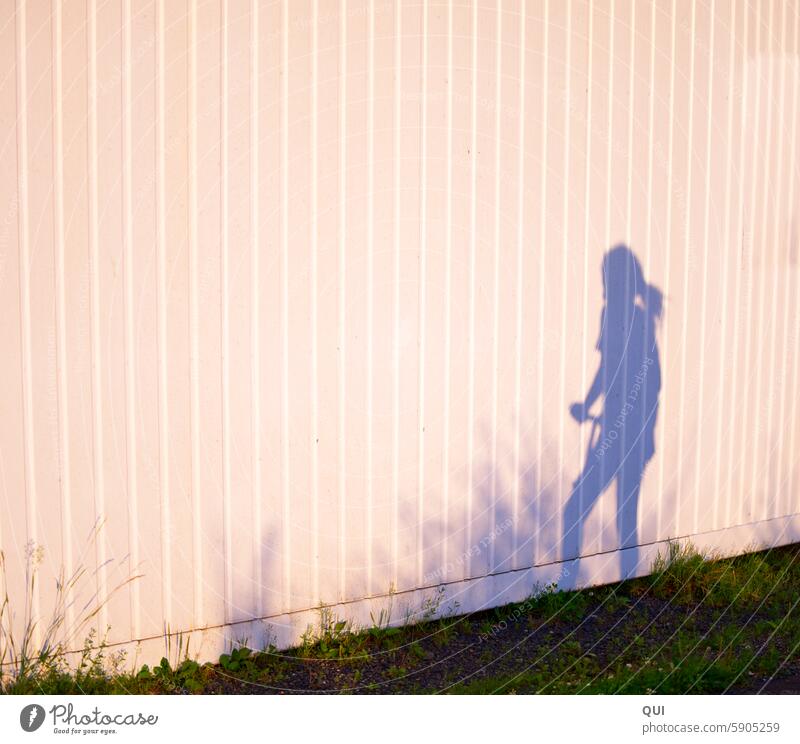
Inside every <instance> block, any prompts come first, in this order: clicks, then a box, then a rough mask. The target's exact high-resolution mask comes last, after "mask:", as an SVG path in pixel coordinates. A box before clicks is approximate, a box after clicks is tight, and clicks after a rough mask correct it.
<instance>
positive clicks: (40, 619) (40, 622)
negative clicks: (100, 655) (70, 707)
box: [0, 520, 141, 691]
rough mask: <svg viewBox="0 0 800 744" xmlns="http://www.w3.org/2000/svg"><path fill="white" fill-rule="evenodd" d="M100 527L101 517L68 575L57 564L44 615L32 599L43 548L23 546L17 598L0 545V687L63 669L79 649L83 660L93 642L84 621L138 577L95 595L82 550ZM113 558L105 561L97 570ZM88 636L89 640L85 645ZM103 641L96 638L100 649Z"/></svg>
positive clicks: (91, 542) (92, 541)
mask: <svg viewBox="0 0 800 744" xmlns="http://www.w3.org/2000/svg"><path fill="white" fill-rule="evenodd" d="M101 529H102V522H100V521H99V520H98V522H96V523H95V525H94V527H93V528H92V530H91V532H90V533H89V537H88V539H87V543H86V547H85V549H84V551H83V552H82V554H81V557H80V558H79V560H78V567H77V568H76V569H74V570H73V571H72V572H71V573H70V574H69V575H67V572H66V570H65V568H64V566H63V565H62V566H61V568H60V569H59V572H58V575H57V576H56V578H55V591H54V593H53V600H52V609H51V610H50V612H49V614H47V613H46V612H42V613H37V611H36V607H37V603H36V602H34V598H35V597H36V595H37V587H38V583H39V569H40V567H41V565H42V562H43V560H44V548H43V547H42V546H40V545H36V544H34V543H29V544H28V546H27V548H26V554H25V584H24V589H23V591H24V596H21V597H11V596H9V589H8V587H9V584H8V580H7V569H6V556H5V553H4V552H3V551H2V550H0V586H2V602H1V603H0V691H4V690H6V689H9V688H11V687H12V686H14V685H15V684H17V683H19V682H20V681H21V680H23V679H28V680H36V679H39V678H41V677H43V676H45V675H47V674H48V673H50V672H57V671H60V670H63V669H64V668H65V667H66V666H67V660H66V657H67V654H68V653H70V652H74V651H80V653H81V654H82V656H83V658H84V659H85V657H86V654H87V653H90V652H91V649H92V648H93V647H94V646H95V644H94V642H93V639H94V638H95V633H94V629H90V627H89V626H91V625H92V624H93V622H94V621H95V620H96V618H97V616H98V615H99V613H100V611H101V610H102V609H103V607H105V606H106V605H107V604H108V602H109V601H110V600H111V599H112V597H113V596H114V595H115V594H116V593H117V592H119V591H120V590H122V589H123V588H124V587H126V586H127V585H128V584H130V583H131V582H133V581H135V580H136V579H138V578H140V577H141V574H132V575H130V576H128V577H127V578H126V579H124V580H122V581H121V582H120V583H119V584H117V585H116V586H114V587H113V588H112V589H111V590H110V591H107V592H106V593H105V594H104V596H101V595H100V591H99V589H98V588H97V582H96V581H94V579H93V573H94V572H93V573H91V574H90V573H89V571H88V570H87V568H86V566H85V562H86V556H87V554H88V555H93V554H94V550H93V548H94V545H95V544H96V541H97V539H98V536H99V534H100V531H101ZM90 551H91V552H90ZM112 562H113V561H112V560H109V561H107V562H106V563H105V564H103V566H100V567H99V569H102V568H104V567H105V566H108V565H109V564H111V563H112ZM99 569H98V570H99ZM87 595H88V597H89V598H88V600H86V601H84V602H83V603H82V604H79V602H80V597H81V596H87ZM17 607H21V608H23V609H22V617H21V618H18V617H17V616H16V612H15V608H17ZM68 618H69V619H70V620H71V621H68ZM87 637H88V638H89V639H92V640H91V642H90V643H89V645H88V646H87V642H86V639H87ZM81 640H83V641H84V643H83V648H82V650H81V649H78V648H77V645H78V644H79V643H80V641H81ZM104 640H105V639H104V638H103V639H101V640H100V648H102V645H103V643H104Z"/></svg>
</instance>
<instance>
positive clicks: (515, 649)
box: [3, 545, 800, 694]
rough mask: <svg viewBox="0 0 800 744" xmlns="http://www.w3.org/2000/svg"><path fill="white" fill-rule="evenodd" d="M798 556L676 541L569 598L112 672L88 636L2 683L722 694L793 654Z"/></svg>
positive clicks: (341, 626)
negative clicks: (629, 571) (739, 552)
mask: <svg viewBox="0 0 800 744" xmlns="http://www.w3.org/2000/svg"><path fill="white" fill-rule="evenodd" d="M798 558H800V546H790V547H788V548H783V549H778V550H772V551H766V552H761V553H752V554H748V555H743V556H740V557H737V558H732V559H725V560H719V559H715V557H714V556H702V555H699V554H698V553H697V552H696V551H695V550H694V549H692V548H691V547H685V546H684V547H679V546H677V545H671V546H670V547H669V550H668V551H667V553H666V554H665V555H663V556H659V558H658V559H657V560H656V561H655V563H654V565H653V567H652V568H653V572H652V575H650V576H648V577H646V578H641V579H635V580H632V581H626V582H622V583H619V584H615V585H611V586H604V587H594V588H592V589H586V590H582V591H573V592H559V591H556V589H555V587H554V586H547V587H544V588H542V589H541V590H539V591H537V592H535V593H534V595H533V596H531V597H530V598H529V599H528V600H526V601H524V602H520V603H517V604H513V605H508V606H505V607H500V608H497V609H494V610H491V611H488V612H483V613H478V614H475V615H472V616H455V615H453V614H452V613H453V612H455V611H456V610H457V608H450V611H451V614H449V615H448V616H446V617H440V618H439V619H433V618H434V617H435V616H436V614H437V613H438V611H439V601H440V600H441V594H440V593H438V594H437V595H436V596H434V597H433V598H432V599H431V600H429V601H428V602H427V603H426V605H425V607H423V608H422V610H421V613H420V616H421V617H422V618H423V619H422V620H421V621H420V622H417V623H412V624H410V625H408V626H406V627H403V628H396V627H389V626H388V624H387V623H386V618H385V617H383V616H381V617H379V618H373V625H372V627H369V628H366V629H357V628H353V627H352V626H351V625H350V624H349V623H347V622H345V621H343V620H340V619H337V618H336V617H335V616H334V615H333V614H332V613H331V611H330V610H329V609H328V608H323V609H322V610H321V611H320V622H319V625H318V627H316V628H313V629H312V628H310V629H309V631H308V632H307V633H306V634H305V636H304V637H303V640H302V643H301V644H300V645H299V646H298V647H297V648H294V649H290V650H288V651H282V652H279V651H278V650H277V649H275V648H273V647H270V648H268V649H266V650H261V651H257V650H252V649H248V648H247V647H246V644H242V645H241V646H240V647H238V648H236V649H233V650H231V651H230V652H229V653H227V654H224V655H223V656H221V657H220V659H219V661H218V662H217V663H216V664H210V663H208V664H199V663H197V662H196V661H194V660H192V659H190V658H188V652H187V657H186V658H183V660H181V661H180V662H179V663H178V662H174V663H172V664H171V663H170V662H169V661H168V660H167V659H166V658H165V659H163V660H162V661H161V663H160V664H159V665H157V666H155V667H153V668H150V667H147V666H145V667H142V668H141V669H139V670H138V671H137V672H136V673H127V672H122V671H120V668H121V666H120V661H121V660H119V659H116V662H117V665H116V668H112V669H111V670H109V664H108V662H109V657H108V656H107V655H106V653H105V651H104V649H103V648H102V645H100V646H99V648H98V647H97V646H96V645H95V644H93V643H92V642H91V639H90V642H89V643H87V646H86V649H85V651H84V654H83V658H82V661H81V663H80V665H79V667H78V669H77V670H74V669H73V670H68V669H67V667H66V665H65V664H63V663H60V662H59V661H58V660H50V661H49V662H48V663H46V664H39V665H38V666H36V665H34V666H28V667H27V668H26V669H25V670H24V673H22V674H17V675H16V676H15V677H13V678H12V679H7V680H6V682H5V685H4V689H3V691H4V692H7V693H19V694H31V693H37V692H42V693H60V694H67V693H97V694H124V693H137V694H148V693H174V692H189V693H201V692H206V693H208V692H253V691H270V690H275V689H276V688H278V689H287V690H306V689H314V690H324V691H329V692H348V691H365V692H369V691H375V692H393V691H398V692H418V693H430V692H447V693H470V694H493V693H499V694H505V693H530V692H537V693H562V694H563V693H566V694H576V693H577V694H592V693H595V694H597V693H605V694H609V693H623V694H628V693H651V692H657V693H665V694H679V693H719V692H723V691H726V690H728V689H737V688H738V687H742V686H743V685H746V684H747V683H748V682H749V681H751V680H754V679H760V678H765V677H768V676H770V675H771V674H773V673H774V672H776V671H777V670H778V669H779V668H780V667H781V666H782V665H785V664H789V665H792V664H794V665H797V663H798V662H800V656H799V655H798V647H797V646H798V643H800V612H798V609H797V603H798V596H800V593H799V592H798V588H800V560H798ZM439 614H441V613H439ZM446 614H447V613H446Z"/></svg>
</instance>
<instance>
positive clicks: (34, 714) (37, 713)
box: [19, 703, 44, 731]
mask: <svg viewBox="0 0 800 744" xmlns="http://www.w3.org/2000/svg"><path fill="white" fill-rule="evenodd" d="M43 723H44V708H42V706H41V705H36V703H32V704H31V705H26V706H25V707H24V708H23V709H22V712H21V713H20V714H19V725H20V726H22V730H23V731H36V729H38V728H39V726H41V725H42V724H43Z"/></svg>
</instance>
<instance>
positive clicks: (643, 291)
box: [602, 244, 662, 318]
mask: <svg viewBox="0 0 800 744" xmlns="http://www.w3.org/2000/svg"><path fill="white" fill-rule="evenodd" d="M602 273H603V298H604V299H605V302H606V305H607V306H608V307H609V309H619V310H623V309H625V308H630V306H632V305H634V304H636V301H637V299H638V300H639V301H640V303H641V306H642V307H643V309H646V310H647V311H648V314H649V315H651V316H652V317H654V318H658V317H660V316H661V304H662V298H661V292H660V291H659V290H658V289H656V288H655V287H651V286H650V285H649V284H648V283H647V282H646V280H645V276H644V271H643V270H642V265H641V263H640V262H639V259H638V258H637V257H636V255H635V254H634V253H633V251H632V250H631V249H630V248H628V246H627V245H622V244H620V245H616V246H614V247H613V248H611V249H610V250H609V251H608V252H607V253H606V254H605V255H604V256H603V265H602Z"/></svg>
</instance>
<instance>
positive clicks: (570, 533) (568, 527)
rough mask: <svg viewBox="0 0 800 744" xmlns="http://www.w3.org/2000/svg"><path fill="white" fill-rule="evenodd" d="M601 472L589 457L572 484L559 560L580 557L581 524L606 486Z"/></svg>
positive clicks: (565, 511)
mask: <svg viewBox="0 0 800 744" xmlns="http://www.w3.org/2000/svg"><path fill="white" fill-rule="evenodd" d="M603 470H604V469H603V468H601V467H599V466H598V463H597V461H596V458H594V457H592V456H591V455H590V456H588V457H587V458H586V465H585V466H584V469H583V472H582V473H581V474H580V476H578V479H577V480H576V481H575V482H574V483H573V484H572V493H570V496H569V499H568V500H567V503H566V505H565V506H564V518H563V532H562V537H561V560H564V561H566V560H571V559H572V558H577V557H578V556H579V555H580V552H581V540H582V533H583V523H584V521H585V520H586V518H587V517H588V516H589V512H590V511H591V510H592V507H593V506H594V502H595V501H597V499H598V497H599V496H600V494H601V493H602V492H603V491H604V490H605V487H606V486H607V485H608V483H607V482H604V479H603V472H602V471H603Z"/></svg>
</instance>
